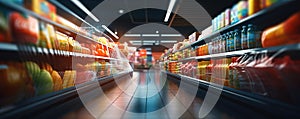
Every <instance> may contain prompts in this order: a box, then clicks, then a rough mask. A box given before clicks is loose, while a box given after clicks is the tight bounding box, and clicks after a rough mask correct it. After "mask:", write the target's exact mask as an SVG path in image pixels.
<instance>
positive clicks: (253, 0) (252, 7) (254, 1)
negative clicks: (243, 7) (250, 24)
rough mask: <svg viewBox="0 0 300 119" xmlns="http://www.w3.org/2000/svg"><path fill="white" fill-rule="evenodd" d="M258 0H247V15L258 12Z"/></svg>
mask: <svg viewBox="0 0 300 119" xmlns="http://www.w3.org/2000/svg"><path fill="white" fill-rule="evenodd" d="M260 1H261V0H248V6H249V10H248V15H249V16H250V15H252V14H254V13H256V12H258V11H259V10H260V9H261V7H260Z"/></svg>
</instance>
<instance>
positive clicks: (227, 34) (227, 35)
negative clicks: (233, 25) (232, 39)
mask: <svg viewBox="0 0 300 119" xmlns="http://www.w3.org/2000/svg"><path fill="white" fill-rule="evenodd" d="M225 38H226V45H225V48H226V52H229V51H230V48H229V32H228V33H226V35H225Z"/></svg>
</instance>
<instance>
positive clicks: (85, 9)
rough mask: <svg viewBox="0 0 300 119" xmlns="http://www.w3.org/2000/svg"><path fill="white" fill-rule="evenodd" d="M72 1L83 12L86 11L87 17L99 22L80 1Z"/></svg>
mask: <svg viewBox="0 0 300 119" xmlns="http://www.w3.org/2000/svg"><path fill="white" fill-rule="evenodd" d="M71 1H72V2H73V3H74V4H75V5H76V6H77V7H79V8H80V9H81V10H82V11H84V12H85V13H86V14H87V15H89V16H90V17H91V18H92V19H93V20H95V21H96V22H99V19H98V18H97V17H96V16H95V15H94V14H93V13H92V12H90V11H89V10H88V9H87V8H86V7H85V6H84V5H83V4H82V3H81V2H80V1H79V0H71Z"/></svg>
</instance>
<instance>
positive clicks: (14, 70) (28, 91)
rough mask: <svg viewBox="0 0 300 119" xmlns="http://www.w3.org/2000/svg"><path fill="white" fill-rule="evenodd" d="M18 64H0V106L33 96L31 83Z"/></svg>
mask: <svg viewBox="0 0 300 119" xmlns="http://www.w3.org/2000/svg"><path fill="white" fill-rule="evenodd" d="M25 69H26V68H25V66H24V65H23V64H22V63H20V62H12V61H1V62H0V77H1V80H0V87H1V90H0V105H1V106H2V105H9V104H12V103H16V102H18V101H21V100H23V99H26V98H30V97H32V96H33V95H34V87H33V81H32V79H31V78H30V77H29V76H28V74H27V72H26V70H25Z"/></svg>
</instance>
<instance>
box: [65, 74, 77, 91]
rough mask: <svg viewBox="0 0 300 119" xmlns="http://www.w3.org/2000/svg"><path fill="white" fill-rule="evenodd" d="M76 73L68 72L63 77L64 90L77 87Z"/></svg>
mask: <svg viewBox="0 0 300 119" xmlns="http://www.w3.org/2000/svg"><path fill="white" fill-rule="evenodd" d="M75 78H76V71H75V70H66V71H65V73H64V76H63V85H62V87H63V88H69V87H72V86H74V85H75Z"/></svg>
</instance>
